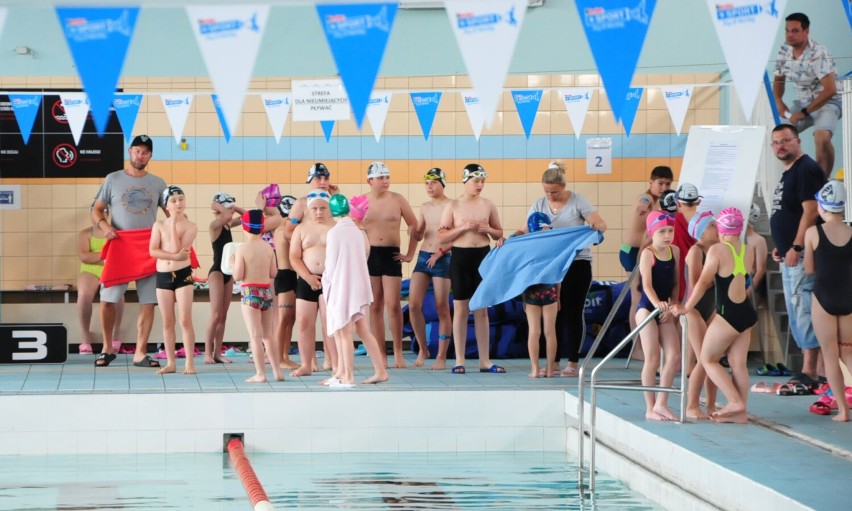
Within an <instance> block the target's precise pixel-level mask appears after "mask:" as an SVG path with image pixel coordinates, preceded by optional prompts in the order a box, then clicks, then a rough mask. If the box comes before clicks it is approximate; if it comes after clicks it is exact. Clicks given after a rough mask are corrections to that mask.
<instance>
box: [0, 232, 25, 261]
mask: <svg viewBox="0 0 852 511" xmlns="http://www.w3.org/2000/svg"><path fill="white" fill-rule="evenodd" d="M27 236H28V234H27V233H25V232H4V233H3V257H4V258H8V257H15V256H25V255H26V254H27ZM6 261H7V259H4V260H3V261H2V262H0V266H2V265H3V264H5V263H6Z"/></svg>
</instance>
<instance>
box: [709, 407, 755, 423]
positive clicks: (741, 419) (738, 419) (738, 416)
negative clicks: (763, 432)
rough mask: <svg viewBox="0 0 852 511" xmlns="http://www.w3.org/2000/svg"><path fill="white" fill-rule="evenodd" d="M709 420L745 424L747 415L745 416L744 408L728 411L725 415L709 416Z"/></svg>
mask: <svg viewBox="0 0 852 511" xmlns="http://www.w3.org/2000/svg"><path fill="white" fill-rule="evenodd" d="M710 420H712V421H713V422H719V423H727V424H747V423H748V416H746V413H745V410H743V411H742V412H736V413H729V414H725V415H720V414H718V413H717V414H716V415H713V416H712V417H710Z"/></svg>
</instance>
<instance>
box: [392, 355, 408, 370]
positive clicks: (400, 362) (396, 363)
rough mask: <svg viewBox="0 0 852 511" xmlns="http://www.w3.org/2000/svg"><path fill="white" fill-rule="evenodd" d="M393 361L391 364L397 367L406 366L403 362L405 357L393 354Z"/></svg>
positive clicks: (403, 367) (402, 367)
mask: <svg viewBox="0 0 852 511" xmlns="http://www.w3.org/2000/svg"><path fill="white" fill-rule="evenodd" d="M393 362H394V364H393V366H394V367H395V368H397V369H405V368H406V367H408V366H407V365H406V364H405V357H403V356H401V355H400V356H398V357H397V356H395V355H394V357H393Z"/></svg>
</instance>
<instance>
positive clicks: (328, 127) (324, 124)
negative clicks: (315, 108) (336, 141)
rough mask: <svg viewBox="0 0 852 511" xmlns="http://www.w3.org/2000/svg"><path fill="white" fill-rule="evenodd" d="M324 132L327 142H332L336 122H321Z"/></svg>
mask: <svg viewBox="0 0 852 511" xmlns="http://www.w3.org/2000/svg"><path fill="white" fill-rule="evenodd" d="M320 124H321V125H322V132H323V133H324V134H325V141H326V142H330V141H331V131H332V130H333V129H334V121H320Z"/></svg>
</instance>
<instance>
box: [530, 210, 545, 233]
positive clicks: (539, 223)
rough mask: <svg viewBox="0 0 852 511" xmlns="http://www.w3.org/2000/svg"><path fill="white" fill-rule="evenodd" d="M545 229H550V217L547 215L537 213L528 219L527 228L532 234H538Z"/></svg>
mask: <svg viewBox="0 0 852 511" xmlns="http://www.w3.org/2000/svg"><path fill="white" fill-rule="evenodd" d="M545 227H550V217H549V216H547V215H546V214H544V213H542V212H540V211H536V212H535V213H533V214H532V215H530V217H529V218H527V228H528V229H529V230H530V232H538V231H540V230H542V229H544V228H545Z"/></svg>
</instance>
